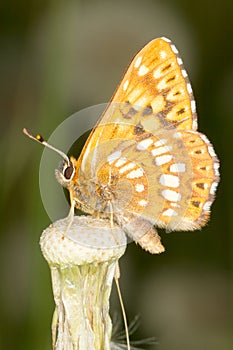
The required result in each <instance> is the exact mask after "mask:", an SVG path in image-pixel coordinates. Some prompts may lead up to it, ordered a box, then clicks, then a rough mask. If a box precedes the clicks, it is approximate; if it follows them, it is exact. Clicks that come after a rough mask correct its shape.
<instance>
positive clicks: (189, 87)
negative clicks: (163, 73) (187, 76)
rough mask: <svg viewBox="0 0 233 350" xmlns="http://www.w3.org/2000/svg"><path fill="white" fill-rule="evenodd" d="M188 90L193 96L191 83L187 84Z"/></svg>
mask: <svg viewBox="0 0 233 350" xmlns="http://www.w3.org/2000/svg"><path fill="white" fill-rule="evenodd" d="M187 90H188V93H189V94H192V93H193V90H192V86H191V84H190V83H188V84H187Z"/></svg>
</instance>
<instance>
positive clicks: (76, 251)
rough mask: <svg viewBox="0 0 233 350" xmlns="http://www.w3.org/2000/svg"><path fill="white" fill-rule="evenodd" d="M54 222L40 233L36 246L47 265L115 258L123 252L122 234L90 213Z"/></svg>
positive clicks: (121, 231) (75, 263) (64, 264)
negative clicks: (89, 214)
mask: <svg viewBox="0 0 233 350" xmlns="http://www.w3.org/2000/svg"><path fill="white" fill-rule="evenodd" d="M69 220H70V219H69V218H65V219H61V220H58V221H55V222H54V223H53V224H51V225H50V226H49V227H48V228H47V229H45V230H44V232H43V233H42V235H41V239H40V245H41V250H42V252H43V255H44V257H45V259H46V260H47V261H48V263H49V265H62V266H67V265H84V264H89V263H94V262H96V263H101V262H105V261H109V260H112V259H113V260H116V259H119V258H120V257H121V256H122V255H123V254H124V252H125V248H126V236H125V234H124V232H123V230H122V229H121V228H120V227H119V226H114V227H111V226H110V223H109V221H107V220H103V219H96V218H92V217H91V216H75V217H74V218H73V222H72V225H71V226H70V227H69V228H68V229H67V227H68V225H69Z"/></svg>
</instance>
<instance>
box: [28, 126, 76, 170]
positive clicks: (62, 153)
mask: <svg viewBox="0 0 233 350" xmlns="http://www.w3.org/2000/svg"><path fill="white" fill-rule="evenodd" d="M23 133H24V134H25V135H26V136H28V137H30V139H32V140H35V141H37V142H39V143H41V144H42V145H44V146H45V147H48V148H50V149H52V150H53V151H55V152H56V153H58V154H59V155H60V156H61V157H62V158H63V159H64V160H65V161H66V162H67V164H70V160H69V157H68V156H67V155H66V154H65V153H64V152H62V151H60V150H59V149H57V148H55V147H53V146H52V145H50V144H49V143H48V142H46V141H45V140H44V139H43V137H42V136H41V135H40V134H38V135H36V136H33V135H32V134H31V133H30V132H29V131H28V130H27V129H26V128H23Z"/></svg>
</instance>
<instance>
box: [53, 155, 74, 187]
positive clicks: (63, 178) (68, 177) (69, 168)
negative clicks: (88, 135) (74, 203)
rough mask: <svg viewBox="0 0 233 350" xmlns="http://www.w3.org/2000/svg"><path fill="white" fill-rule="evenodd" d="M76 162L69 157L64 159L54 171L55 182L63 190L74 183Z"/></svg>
mask: <svg viewBox="0 0 233 350" xmlns="http://www.w3.org/2000/svg"><path fill="white" fill-rule="evenodd" d="M76 162H77V161H76V159H75V158H74V157H70V158H68V160H67V159H64V160H63V161H62V162H61V163H60V164H59V167H58V169H56V170H55V175H56V178H57V181H58V182H59V183H60V184H61V185H62V186H63V187H65V188H70V186H71V185H72V183H73V181H74V177H75V173H76Z"/></svg>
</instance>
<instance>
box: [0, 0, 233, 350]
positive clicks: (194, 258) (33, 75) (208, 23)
mask: <svg viewBox="0 0 233 350" xmlns="http://www.w3.org/2000/svg"><path fill="white" fill-rule="evenodd" d="M0 9H1V18H0V23H1V33H0V35H1V56H0V60H1V63H0V70H1V83H2V84H1V94H0V96H1V97H0V98H1V100H2V104H1V129H0V130H1V139H0V142H1V187H0V192H1V205H0V209H1V235H0V239H1V242H0V259H1V273H2V277H1V288H0V311H1V312H0V329H1V332H0V349H4V350H6V349H7V350H8V349H10V350H11V349H18V350H21V349H24V350H27V349H33V350H45V349H46V350H47V349H51V334H50V323H51V317H52V312H53V308H54V303H53V298H52V292H51V282H50V274H49V269H48V266H47V264H46V262H45V261H44V259H43V258H42V255H41V252H40V248H39V245H38V241H39V237H40V234H41V232H42V230H43V229H44V228H45V227H47V226H48V225H49V224H50V220H49V218H48V216H47V215H46V212H45V210H44V208H43V205H42V202H41V198H40V190H39V180H38V179H39V164H40V157H41V154H42V149H41V147H40V146H38V145H37V144H36V143H33V142H31V141H29V140H28V139H26V138H25V136H24V135H23V134H22V131H21V130H22V127H24V126H26V127H28V128H29V129H31V130H33V131H34V132H37V131H40V132H41V133H42V134H43V135H44V136H45V137H49V135H50V134H51V133H52V132H53V130H54V129H55V128H56V127H57V126H58V125H59V124H60V123H61V122H62V121H63V120H64V119H65V118H67V117H68V116H69V115H71V114H73V113H74V112H76V111H78V110H80V109H82V108H84V107H88V106H91V105H94V104H98V103H102V102H107V101H108V100H109V99H110V97H111V94H112V93H113V91H114V89H115V87H116V86H117V83H118V82H119V79H120V77H121V75H122V73H123V71H124V69H125V68H126V66H127V64H128V63H129V62H130V60H131V58H132V57H133V55H134V54H135V53H136V52H137V51H138V50H139V49H140V48H141V47H143V46H144V45H145V44H146V43H147V42H148V41H149V40H151V39H153V38H155V37H158V36H167V37H169V38H170V39H172V41H173V42H174V43H175V44H176V46H177V47H178V49H179V51H180V54H181V56H182V58H183V61H184V64H185V67H186V69H187V71H188V73H189V77H190V80H191V82H192V86H193V89H194V94H195V97H196V102H197V108H198V115H199V130H200V131H202V132H203V133H205V134H207V135H208V137H209V139H210V140H211V141H212V142H213V144H214V147H215V150H216V152H217V154H218V156H219V158H220V160H221V183H220V186H219V188H218V193H217V198H216V201H215V203H214V205H213V207H212V217H211V221H210V223H209V224H208V226H207V227H206V228H204V229H203V230H202V231H196V232H191V233H188V232H186V233H172V234H166V233H165V232H163V231H161V235H162V240H163V242H164V245H165V247H166V252H165V253H164V254H162V255H160V256H150V255H149V254H148V253H146V252H144V251H142V250H141V249H140V248H139V247H137V246H136V245H135V244H130V245H129V246H128V249H127V252H126V254H125V256H124V257H123V258H122V259H121V286H122V293H123V297H124V301H125V307H126V309H127V314H128V318H129V320H131V319H132V318H133V317H134V316H135V315H136V314H140V315H141V324H140V328H139V331H138V332H137V334H136V335H135V338H139V339H140V338H145V337H149V336H155V337H156V338H157V339H158V345H156V346H154V347H151V349H152V348H154V349H160V350H185V349H188V350H202V349H205V350H230V349H232V348H233V329H232V327H233V324H232V320H233V317H232V316H233V315H232V296H231V293H232V277H233V276H232V269H233V263H232V254H233V240H232V233H233V232H232V219H230V216H231V215H232V214H230V213H231V210H232V209H233V208H232V202H233V200H232V195H233V193H232V187H231V188H230V184H231V183H232V173H231V172H232V156H231V154H232V148H231V146H232V131H233V127H232V126H233V123H232V120H233V97H232V92H233V57H232V56H233V40H232V38H233V24H232V23H233V2H232V1H231V0H221V2H213V1H207V0H196V1H186V0H174V1H172V0H167V1H159V0H158V1H152V0H145V1H133V0H131V1H130V0H129V1H123V0H119V1H91V0H88V1H82V0H80V1H73V0H70V1H64V0H63V1H62V0H60V1H52V0H43V1H37V0H30V1H26V0H20V1H16V0H15V1H8V2H5V3H4V2H2V3H1V5H0ZM53 176H54V174H53V173H48V177H53ZM232 213H233V212H232ZM64 215H66V213H64ZM111 310H112V312H114V311H116V312H117V313H119V315H120V313H121V311H120V308H119V304H118V301H117V297H116V291H115V289H114V290H113V297H112V303H111ZM119 317H120V316H119Z"/></svg>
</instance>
